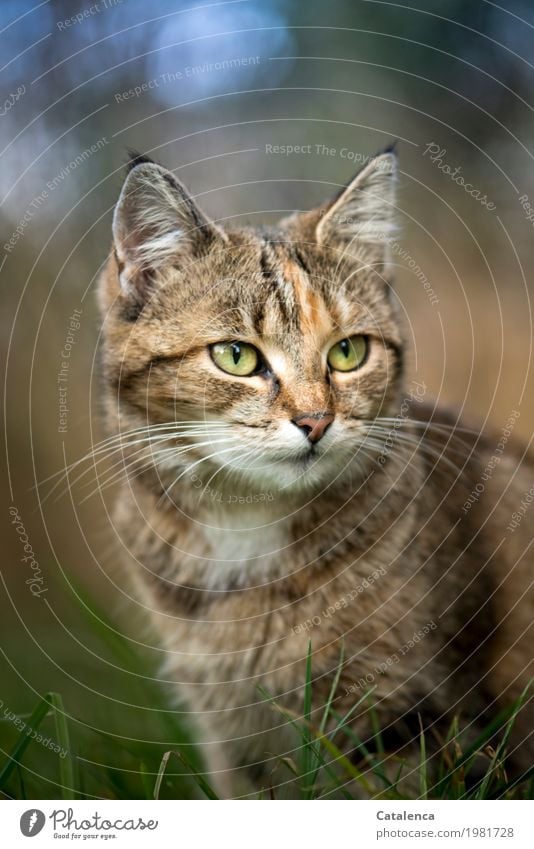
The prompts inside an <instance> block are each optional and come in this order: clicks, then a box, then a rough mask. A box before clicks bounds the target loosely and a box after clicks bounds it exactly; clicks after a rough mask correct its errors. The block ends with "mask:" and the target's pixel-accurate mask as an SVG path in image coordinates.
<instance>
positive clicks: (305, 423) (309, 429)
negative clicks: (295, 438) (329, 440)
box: [291, 413, 334, 443]
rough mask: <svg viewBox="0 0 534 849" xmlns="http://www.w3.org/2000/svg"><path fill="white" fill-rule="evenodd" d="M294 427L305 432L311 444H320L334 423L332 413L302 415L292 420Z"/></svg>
mask: <svg viewBox="0 0 534 849" xmlns="http://www.w3.org/2000/svg"><path fill="white" fill-rule="evenodd" d="M291 421H292V422H293V424H294V425H296V426H297V427H299V428H300V429H301V430H303V431H304V433H305V434H306V436H307V437H308V439H309V440H310V442H314V443H315V442H319V440H320V439H321V438H322V437H323V436H324V435H325V433H326V431H327V430H328V428H329V427H330V425H331V424H332V422H333V421H334V416H333V415H332V413H302V414H301V415H300V416H295V418H294V419H291Z"/></svg>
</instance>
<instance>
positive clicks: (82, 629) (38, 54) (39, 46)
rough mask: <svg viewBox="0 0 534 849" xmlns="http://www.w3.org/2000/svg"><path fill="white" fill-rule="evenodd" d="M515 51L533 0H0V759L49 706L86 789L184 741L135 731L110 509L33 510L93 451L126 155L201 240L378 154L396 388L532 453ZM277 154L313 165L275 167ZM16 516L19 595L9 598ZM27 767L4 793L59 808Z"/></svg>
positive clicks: (140, 694) (523, 54)
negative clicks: (394, 152)
mask: <svg viewBox="0 0 534 849" xmlns="http://www.w3.org/2000/svg"><path fill="white" fill-rule="evenodd" d="M533 38H534V9H533V8H532V5H531V4H530V3H529V2H528V0H509V2H507V3H506V4H505V8H504V7H500V6H499V5H498V4H496V3H492V2H491V3H490V2H486V0H472V2H469V3H467V2H465V0H441V2H439V3H436V2H432V0H418V2H416V0H406V2H404V3H403V4H397V3H393V2H387V1H386V0H329V2H328V3H325V2H323V0H307V2H306V3H302V2H300V3H299V2H297V0H289V1H288V0H229V2H213V3H199V2H194V0H190V2H164V0H152V2H150V3H146V2H142V0H122V2H120V0H98V2H93V3H91V2H90V0H81V2H79V0H75V2H61V0H52V2H36V1H35V0H28V2H27V1H26V0H3V2H2V3H1V5H0V44H1V51H0V56H1V65H2V67H1V68H0V71H1V81H2V86H1V92H2V94H1V96H0V101H2V102H1V103H0V149H1V158H0V166H1V167H0V197H1V201H0V228H1V239H0V276H1V298H2V310H1V331H0V333H1V344H2V351H3V358H4V362H5V402H4V403H5V406H4V412H5V430H4V436H5V461H6V462H7V465H6V466H5V475H4V480H5V483H6V489H5V496H6V501H5V508H4V514H3V516H4V518H3V521H2V525H1V532H2V538H1V540H2V541H1V551H2V562H1V585H0V597H1V614H0V640H1V643H0V644H1V654H0V664H1V670H0V700H1V701H2V705H1V706H0V746H1V748H2V750H3V751H7V749H8V748H9V746H10V745H11V744H12V743H13V740H14V739H15V738H16V735H17V730H16V728H15V727H14V723H13V721H10V720H9V718H8V719H6V717H5V716H4V715H3V713H2V712H3V711H5V709H6V708H7V709H8V711H10V712H14V713H17V714H19V715H20V714H25V713H26V714H27V713H28V712H29V711H30V710H31V709H32V707H33V706H34V704H35V702H36V701H37V700H38V698H39V696H41V695H42V694H43V693H45V692H48V691H50V690H54V691H58V692H60V693H61V694H62V697H63V700H64V704H65V710H66V713H67V714H68V717H69V722H70V723H71V724H74V725H75V726H76V729H77V733H78V734H79V735H82V736H83V735H84V734H85V735H86V747H85V749H84V752H83V757H84V758H85V760H84V761H83V764H84V766H83V772H84V775H85V776H89V777H87V778H86V781H87V782H88V784H87V786H86V787H85V789H84V792H87V793H92V794H94V795H114V794H116V793H118V792H119V791H118V790H117V789H116V783H117V782H118V781H119V780H120V781H128V780H129V778H128V775H129V773H128V770H129V769H130V768H131V769H132V770H135V769H137V767H136V766H135V764H136V763H138V760H139V758H138V759H137V761H136V760H135V757H134V754H135V751H136V749H135V747H136V746H137V747H138V748H139V747H141V748H142V750H143V751H142V759H144V760H143V763H144V764H145V767H146V773H147V775H150V772H151V769H152V767H153V764H154V763H157V762H158V758H159V757H160V753H161V751H163V750H165V748H168V747H169V745H168V744H169V737H172V738H173V740H174V742H176V740H177V735H178V736H179V735H180V734H181V733H182V732H181V731H180V729H179V727H178V726H179V725H180V723H182V720H183V717H181V716H178V715H177V714H176V713H175V712H173V711H172V710H170V709H169V712H168V717H169V721H172V722H174V723H175V724H174V725H173V726H172V728H169V727H164V726H162V725H161V724H160V726H159V727H158V729H156V730H155V724H154V722H152V721H151V718H152V713H151V711H153V710H156V709H157V704H156V703H157V698H159V696H160V695H162V692H163V690H164V685H160V684H158V683H157V682H156V681H151V680H150V679H151V675H153V676H156V672H154V670H155V669H156V668H157V667H156V662H157V660H158V658H159V653H158V649H157V643H156V642H155V640H154V638H153V635H151V634H150V633H149V631H148V630H147V627H146V623H145V621H144V619H143V611H142V610H140V609H139V607H138V606H137V605H135V604H133V602H131V601H130V599H129V596H128V591H127V588H126V586H125V584H124V581H123V579H122V577H121V572H120V570H119V569H118V568H117V563H116V546H114V535H113V529H112V527H111V524H110V521H109V517H108V513H107V510H108V505H109V500H108V499H107V498H106V499H104V498H103V497H102V496H101V495H100V494H99V493H98V492H97V491H96V492H95V489H96V481H95V477H94V475H93V476H91V475H89V476H88V477H86V478H85V479H84V480H83V481H81V482H80V485H76V486H74V487H72V488H69V487H67V486H66V485H63V486H60V487H58V488H57V489H56V490H55V492H54V493H52V494H51V495H50V496H49V497H48V498H45V496H46V495H47V493H48V491H49V488H50V485H49V484H46V483H44V484H42V486H41V487H40V488H36V485H37V484H38V483H40V482H43V481H45V480H46V479H47V477H48V476H50V475H52V474H54V473H55V472H57V471H58V470H60V469H61V468H63V467H64V466H65V464H66V463H69V462H73V461H75V460H76V459H78V458H79V457H81V456H83V455H84V454H85V453H86V452H87V451H88V450H89V449H90V447H91V445H92V444H93V443H94V442H95V441H97V440H98V439H101V438H102V437H103V433H102V430H101V428H100V425H99V421H98V411H99V398H100V388H99V381H98V376H97V374H95V369H97V365H98V334H99V318H98V314H97V310H96V303H95V289H96V279H97V277H98V273H99V269H100V268H101V265H102V263H103V262H104V260H105V258H106V255H107V252H108V249H109V246H110V225H111V215H112V209H113V204H114V202H115V201H116V198H117V196H118V193H119V191H120V187H121V182H122V179H123V165H124V162H125V159H126V157H127V150H128V149H129V148H133V149H136V150H139V151H142V152H146V153H149V154H151V155H152V156H153V158H155V159H156V160H158V161H160V162H161V163H162V164H164V165H166V166H167V167H169V168H171V169H173V170H174V172H175V173H176V174H177V175H178V176H179V177H180V179H182V180H183V181H184V182H185V183H186V184H187V185H188V186H189V188H190V189H191V191H192V193H193V194H194V195H195V196H197V197H198V198H199V202H200V203H201V204H202V205H203V206H204V208H205V209H206V211H207V212H209V213H210V214H211V215H212V216H213V217H214V218H216V219H221V220H224V221H232V222H233V221H236V222H245V221H246V222H250V223H254V222H256V221H258V220H260V219H261V220H263V221H267V222H273V221H275V220H276V219H277V218H278V217H279V216H281V215H282V214H284V213H286V212H288V211H292V210H295V209H306V208H309V207H311V206H313V205H315V204H317V203H320V202H322V201H323V200H324V199H325V198H326V197H328V196H329V195H331V194H333V193H335V192H336V191H337V190H338V188H339V187H340V186H341V185H343V184H345V183H346V182H347V181H348V180H349V179H350V178H351V177H352V176H353V174H354V173H355V172H356V171H357V170H358V168H359V167H360V166H361V164H362V163H363V162H364V161H365V159H366V157H368V156H370V155H372V154H373V153H375V152H376V151H378V150H380V149H382V148H384V147H385V146H387V145H389V144H390V143H391V142H392V141H394V140H398V152H399V157H400V168H401V174H400V180H399V218H400V221H401V224H402V244H403V252H401V251H400V249H399V251H398V252H397V253H396V256H395V257H394V259H395V262H396V266H397V268H396V288H397V293H398V298H399V302H400V305H401V310H402V311H403V312H404V313H405V319H406V326H407V337H408V339H409V345H410V349H411V352H412V355H411V367H412V374H413V377H414V378H415V379H417V380H418V381H420V382H424V383H425V384H426V386H427V387H428V396H432V397H434V398H439V399H440V401H441V402H442V403H445V404H449V405H452V406H454V407H456V408H457V409H463V410H464V413H465V414H466V415H467V416H468V417H470V418H471V419H472V420H477V419H478V420H480V421H481V422H483V423H486V425H487V426H488V427H490V428H494V429H495V431H496V432H497V433H499V431H500V430H501V429H502V428H503V427H504V426H505V424H506V422H507V420H508V418H509V416H510V414H511V412H512V411H514V410H517V411H519V412H520V416H519V418H518V419H517V423H516V426H515V433H516V435H517V436H520V437H521V438H522V439H524V440H525V441H528V440H529V439H530V437H531V433H532V426H533V422H534V397H533V388H534V386H533V381H532V373H531V372H532V369H531V341H532V314H531V305H530V297H531V294H532V289H533V283H532V258H533V251H532V244H533V241H534V221H531V220H530V218H529V216H530V217H532V218H533V219H534V167H533V162H532V138H533V132H532V131H533V127H534V116H533V100H534V98H533V93H534V67H533V64H532V62H533V61H534V57H533V53H532V43H533ZM288 145H291V146H296V145H306V146H307V145H310V146H311V151H310V152H305V153H303V152H300V153H290V154H287V152H276V146H286V147H287V146H288ZM432 156H433V157H434V158H432ZM459 177H463V178H464V179H465V181H466V183H468V184H469V185H470V187H472V189H470V191H472V193H471V194H470V193H468V192H467V191H466V189H465V188H464V187H462V185H460V184H459ZM529 204H532V207H530V206H529ZM429 287H431V288H432V293H433V294H432V297H431V296H430V295H429ZM76 310H77V311H78V313H75V311H76ZM72 315H78V316H79V327H77V328H76V329H75V330H74V332H73V334H71V335H72V338H71V339H70V340H68V341H69V344H70V349H69V350H70V358H69V368H68V376H67V380H66V382H64V384H63V388H66V396H65V395H64V396H63V398H65V397H66V399H67V407H68V412H67V413H66V416H64V417H63V419H60V406H59V405H60V397H59V392H58V389H59V384H58V374H59V372H60V370H61V362H62V359H63V356H62V351H63V350H64V346H65V342H66V341H67V337H68V336H69V326H70V317H71V316H72ZM84 483H85V487H84V486H82V485H81V484H84ZM56 496H59V498H56ZM13 504H15V505H16V507H17V509H18V511H19V514H20V517H21V518H22V521H23V523H24V527H25V529H26V532H27V534H28V537H29V539H30V542H31V546H32V549H33V551H34V552H35V556H36V558H37V560H38V562H39V564H40V567H41V570H42V575H43V580H44V582H45V586H46V590H47V591H46V593H43V594H42V595H40V596H35V597H34V596H32V594H31V592H30V591H29V587H28V585H27V584H26V579H27V578H28V577H29V574H30V570H29V568H28V565H27V563H24V562H22V561H21V556H22V554H23V552H22V550H21V545H20V541H19V539H18V535H17V533H16V532H15V529H14V527H13V525H12V524H11V516H10V514H9V513H8V508H9V507H10V506H11V505H13ZM80 598H82V599H83V603H81V602H80ZM86 599H90V601H86ZM84 605H85V606H84ZM81 609H83V610H84V611H85V614H86V616H84V615H83V614H81V613H80V610H81ZM95 611H100V612H95ZM104 621H105V622H106V623H108V624H103V623H104ZM110 623H111V624H110ZM99 628H100V631H99V630H98V629H99ZM139 664H140V665H139ZM147 670H148V671H147ZM154 687H158V688H159V689H158V695H157V696H155V695H154ZM161 688H163V690H162V689H161ZM125 694H126V695H125ZM162 698H165V694H164V692H163V696H162ZM49 731H50V735H51V736H53V727H52V726H50V729H49ZM158 733H159V734H160V738H159V740H156V737H157V734H158ZM183 733H184V735H185V734H186V733H187V731H186V730H185V731H184V732H183ZM84 739H85V738H84ZM184 739H185V737H184ZM110 741H112V742H113V746H114V748H113V747H111V748H110V746H111V742H110ZM160 744H161V745H160ZM143 747H144V748H143ZM158 747H159V748H158ZM119 749H120V751H122V750H124V752H125V753H126V754H125V760H124V761H122V760H120V757H119V754H117V753H118V752H119ZM42 750H43V747H41V752H40V758H39V759H38V760H37V761H36V762H35V764H34V765H33V766H32V761H31V757H30V754H29V755H28V757H30V761H29V767H28V769H27V770H26V771H25V773H24V774H22V773H20V774H19V775H18V777H17V776H16V775H14V776H13V777H12V781H13V782H15V784H14V785H13V787H12V789H11V791H10V792H11V793H19V792H20V793H23V792H26V793H28V794H30V795H31V793H32V792H36V793H37V790H36V789H35V788H36V787H38V788H39V792H38V794H37V795H46V794H48V795H50V796H51V797H54V796H55V795H57V793H58V786H57V784H54V781H56V780H57V774H56V765H55V763H54V762H53V761H52V760H50V762H48V761H47V760H46V758H44V756H43V751H42ZM132 752H134V754H132ZM78 754H80V753H78ZM130 755H131V756H132V758H133V760H131V762H130V761H129V760H128V758H130ZM0 757H1V752H0ZM136 757H137V756H136ZM119 760H120V763H119ZM103 764H105V766H106V769H107V772H106V776H107V777H106V779H105V781H104V780H103V779H102V770H101V766H102V765H103ZM121 770H122V773H121V772H120V771H121ZM43 775H44V776H46V778H45V780H44V783H43V779H42V776H43ZM92 775H94V778H93V779H91V776H92ZM125 776H126V777H125ZM177 780H178V779H177ZM180 780H181V779H180ZM91 781H92V783H91ZM16 782H18V784H17V783H16ZM39 782H40V783H39ZM186 785H187V782H185V783H184V784H183V786H182V785H180V788H181V789H180V792H182V793H184V794H185V795H187V793H188V792H189V791H188V789H187V786H186ZM13 788H14V789H13ZM21 788H22V789H21ZM24 788H26V789H25V790H24ZM32 788H33V790H32ZM123 792H129V793H131V794H132V795H135V794H136V793H138V792H139V793H141V792H142V791H141V790H139V789H138V788H137V785H136V786H134V785H133V784H132V786H131V788H129V789H128V790H126V791H123ZM162 792H163V791H162ZM168 792H169V793H171V794H172V792H176V791H175V790H174V791H173V789H172V787H170V788H169V791H168ZM191 792H193V791H191Z"/></svg>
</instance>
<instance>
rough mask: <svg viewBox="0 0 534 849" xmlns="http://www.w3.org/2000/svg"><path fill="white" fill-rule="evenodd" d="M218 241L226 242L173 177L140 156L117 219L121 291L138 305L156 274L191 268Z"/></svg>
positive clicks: (137, 158) (114, 224) (127, 179)
mask: <svg viewBox="0 0 534 849" xmlns="http://www.w3.org/2000/svg"><path fill="white" fill-rule="evenodd" d="M215 240H223V241H226V236H225V234H224V233H223V231H222V230H220V229H219V228H218V227H216V225H215V224H213V222H211V221H210V220H209V219H208V218H207V216H205V215H204V213H203V212H201V210H200V209H199V208H198V207H197V205H196V204H195V202H194V200H193V199H192V198H191V196H190V195H189V193H188V192H187V189H186V188H185V187H184V186H183V185H182V183H180V181H179V180H177V179H176V177H174V175H173V174H172V173H171V172H170V171H168V170H167V169H166V168H163V167H162V166H161V165H156V163H154V162H151V161H150V160H149V159H148V157H139V156H138V157H136V158H135V159H134V160H133V163H132V166H131V169H130V172H129V174H128V176H127V178H126V180H125V183H124V186H123V188H122V191H121V194H120V197H119V200H118V203H117V205H116V207H115V213H114V216H113V241H114V246H115V253H116V257H117V262H118V266H119V278H120V284H121V288H122V289H123V291H124V292H125V293H127V294H128V293H131V294H135V296H136V299H137V300H139V299H140V296H142V295H143V294H144V292H145V290H146V289H147V288H148V286H149V284H150V283H151V282H153V280H154V277H155V276H156V275H157V272H159V271H162V270H164V269H165V268H167V267H169V266H178V265H181V264H185V265H187V264H188V263H189V262H192V261H194V259H195V258H196V257H197V256H199V255H201V254H202V253H203V252H205V251H206V250H207V249H208V248H209V247H210V246H211V245H212V244H213V243H214V241H215Z"/></svg>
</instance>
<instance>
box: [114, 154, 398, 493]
mask: <svg viewBox="0 0 534 849" xmlns="http://www.w3.org/2000/svg"><path fill="white" fill-rule="evenodd" d="M395 179H396V157H395V154H394V153H393V152H391V151H388V152H386V153H383V154H380V155H378V156H376V157H375V158H374V159H371V160H370V161H369V162H368V163H367V165H366V166H365V167H364V168H363V169H362V171H361V172H360V173H359V174H358V175H357V176H356V177H355V179H354V180H353V181H352V182H351V183H350V184H349V185H348V186H347V188H345V189H344V190H342V191H341V192H340V193H339V194H338V195H337V196H336V197H335V198H334V199H333V200H332V201H330V202H328V203H326V204H324V205H323V206H322V207H320V208H319V209H316V210H313V211H311V212H305V213H296V214H294V215H292V216H291V217H289V218H287V219H285V220H283V221H282V222H281V223H280V224H279V225H278V227H277V228H274V229H269V230H255V229H246V228H241V229H237V228H235V229H234V228H227V227H223V226H221V225H219V224H216V223H214V222H213V221H211V220H210V219H209V218H208V217H207V216H206V215H205V214H204V213H203V212H202V211H201V210H200V208H199V207H198V206H197V203H196V201H195V200H194V199H193V198H192V197H191V196H190V195H189V194H188V193H187V191H186V189H185V188H184V187H183V185H182V184H181V183H180V182H179V181H178V180H177V179H176V178H175V177H174V176H173V174H172V173H171V172H169V171H167V170H166V169H164V168H162V167H161V166H159V165H157V164H155V163H153V162H151V161H149V160H147V159H146V158H144V157H141V158H139V159H137V160H135V161H134V162H133V163H132V167H131V169H130V171H129V174H128V176H127V179H126V182H125V184H124V187H123V189H122V193H121V196H120V199H119V201H118V204H117V207H116V209H115V214H114V219H113V239H114V250H113V253H112V256H111V257H110V260H109V262H108V265H107V267H106V270H105V272H104V274H103V275H102V279H101V282H100V292H99V297H100V304H101V308H102V313H103V316H104V319H105V321H104V364H105V372H106V379H107V381H108V385H109V388H110V391H109V393H108V413H109V415H110V416H111V417H113V418H114V419H117V418H118V421H119V428H120V430H121V431H122V432H125V431H128V432H131V433H132V435H135V437H136V439H137V442H135V441H134V438H133V436H132V437H131V440H132V446H133V445H135V446H136V447H135V451H137V456H138V458H140V459H141V460H142V462H143V463H145V466H144V467H143V468H146V467H147V466H151V468H152V471H154V467H155V468H156V469H157V471H158V473H161V474H162V476H163V477H165V475H166V476H167V477H166V479H167V480H168V478H169V473H170V474H171V476H172V479H173V480H174V479H176V480H177V479H178V478H180V479H181V481H182V484H181V485H183V486H185V485H187V482H188V481H191V480H195V481H199V480H200V481H208V479H210V478H211V477H212V476H213V475H214V474H215V478H214V480H217V485H222V482H224V485H225V486H227V487H228V486H230V487H232V486H237V481H245V482H246V484H247V485H248V486H249V487H250V486H251V484H252V483H254V486H257V487H258V489H260V488H265V487H266V486H269V487H273V486H279V487H281V488H284V487H288V488H289V489H291V488H297V487H299V488H301V487H317V486H319V485H324V484H327V483H328V482H329V481H331V480H333V479H335V478H336V477H337V476H343V474H344V470H345V469H347V468H349V467H351V468H353V467H354V464H356V467H357V468H358V469H361V468H362V467H363V468H366V467H367V466H368V464H369V462H370V459H369V455H370V451H371V448H370V447H369V444H368V441H367V443H366V442H365V440H366V434H367V427H366V425H367V422H368V421H369V420H373V419H374V418H375V417H376V416H389V415H391V414H392V412H393V411H394V410H395V405H396V401H397V400H398V397H399V392H400V388H401V380H402V347H403V345H402V335H401V331H400V327H399V322H398V318H397V315H396V310H395V305H394V300H393V298H392V293H391V288H390V269H389V265H388V242H390V240H391V237H392V232H393V229H394V228H393V220H394V201H395V198H394V189H395ZM142 440H145V441H142ZM133 450H134V449H133V448H132V451H133Z"/></svg>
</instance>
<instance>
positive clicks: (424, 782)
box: [419, 716, 428, 799]
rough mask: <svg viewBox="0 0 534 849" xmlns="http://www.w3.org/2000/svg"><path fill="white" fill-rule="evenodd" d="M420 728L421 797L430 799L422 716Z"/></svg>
mask: <svg viewBox="0 0 534 849" xmlns="http://www.w3.org/2000/svg"><path fill="white" fill-rule="evenodd" d="M419 729H420V731H419V798H420V799H428V780H427V758H426V740H425V729H424V728H423V720H422V719H421V716H419Z"/></svg>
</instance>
